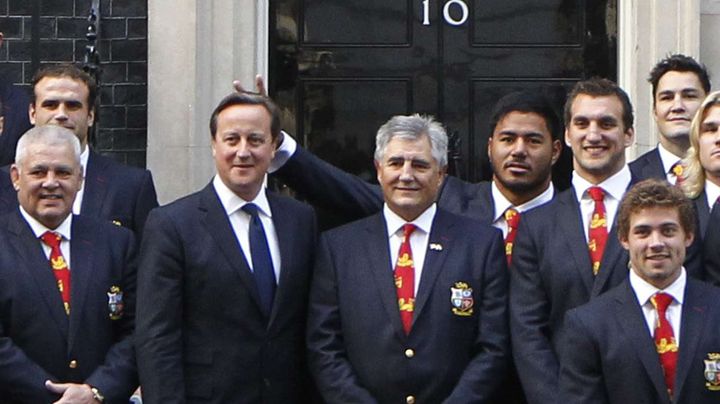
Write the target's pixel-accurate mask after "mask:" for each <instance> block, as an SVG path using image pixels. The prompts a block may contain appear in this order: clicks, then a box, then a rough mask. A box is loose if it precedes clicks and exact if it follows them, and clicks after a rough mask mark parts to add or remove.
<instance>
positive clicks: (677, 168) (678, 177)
mask: <svg viewBox="0 0 720 404" xmlns="http://www.w3.org/2000/svg"><path fill="white" fill-rule="evenodd" d="M684 171H685V166H684V165H683V163H682V160H681V161H678V162H676V163H675V164H673V165H672V167H670V172H671V173H673V174H674V175H675V185H677V186H680V185H682V183H683V180H684V178H683V172H684Z"/></svg>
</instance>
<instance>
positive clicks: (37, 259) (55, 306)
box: [9, 210, 68, 338]
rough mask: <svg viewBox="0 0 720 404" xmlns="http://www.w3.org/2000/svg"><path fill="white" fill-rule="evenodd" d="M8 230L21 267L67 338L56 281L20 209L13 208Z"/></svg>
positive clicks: (66, 328)
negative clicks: (35, 286)
mask: <svg viewBox="0 0 720 404" xmlns="http://www.w3.org/2000/svg"><path fill="white" fill-rule="evenodd" d="M9 230H10V232H11V233H13V235H14V236H15V237H13V239H12V244H13V247H14V248H15V250H16V251H17V252H18V253H19V255H20V258H21V259H22V261H23V263H24V264H21V265H22V267H23V269H24V270H26V271H27V272H28V273H29V275H30V276H31V277H32V278H33V280H34V281H35V284H36V285H37V287H38V290H39V292H40V295H41V296H42V298H43V301H44V302H45V306H46V307H47V309H48V311H49V312H50V316H51V317H52V318H53V320H55V323H56V324H57V327H58V329H59V330H60V334H61V335H62V336H63V338H67V335H68V316H67V314H65V309H64V306H63V302H62V297H61V296H60V292H58V289H57V281H56V279H55V276H54V275H53V273H52V269H51V268H50V263H49V261H48V259H47V257H45V253H44V252H43V250H42V246H41V245H40V241H39V240H38V239H37V238H35V235H34V234H33V232H32V229H30V226H29V225H28V224H27V222H25V219H24V218H23V217H22V216H21V215H20V210H15V214H13V215H12V217H11V218H10V219H9Z"/></svg>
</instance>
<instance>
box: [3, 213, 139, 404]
mask: <svg viewBox="0 0 720 404" xmlns="http://www.w3.org/2000/svg"><path fill="white" fill-rule="evenodd" d="M0 245H2V246H3V247H2V251H0V402H2V403H40V402H51V401H55V400H57V399H58V398H59V396H57V395H53V394H50V393H49V392H48V390H47V389H46V388H45V385H44V383H45V380H52V381H55V382H63V383H64V382H73V383H87V384H89V385H91V386H94V387H97V388H98V389H99V390H100V391H101V393H102V394H103V395H104V396H105V399H106V402H108V403H127V401H128V399H129V397H130V395H131V394H132V392H133V390H134V389H135V388H136V387H137V384H138V382H137V371H136V366H135V355H134V351H133V348H132V343H131V335H132V331H133V328H134V321H135V316H134V311H135V304H134V303H135V285H136V261H135V241H134V240H133V235H132V234H131V232H130V231H128V230H127V229H122V228H119V227H117V226H114V225H112V224H110V223H105V222H100V221H97V220H95V219H92V218H87V217H84V216H73V219H72V226H71V240H70V274H71V281H70V284H71V292H70V293H71V298H70V316H68V315H66V314H65V310H64V306H63V302H62V299H61V296H60V293H59V292H58V289H57V283H56V279H55V277H54V276H53V274H52V269H51V267H50V264H49V262H48V259H47V258H46V256H45V253H44V252H43V249H42V245H41V241H40V240H38V239H37V238H36V237H35V234H34V233H33V232H32V229H31V228H30V226H29V225H28V223H27V222H26V221H25V219H24V218H23V217H22V215H21V214H20V211H19V209H15V210H14V211H12V212H10V213H7V214H5V215H3V216H2V217H0ZM113 286H117V287H118V288H120V292H122V300H123V304H124V307H123V309H122V315H121V317H120V318H119V319H115V320H113V319H111V317H110V314H112V313H111V309H110V308H109V299H110V296H108V293H114V292H111V288H112V287H113ZM116 296H117V295H116ZM116 314H120V313H116Z"/></svg>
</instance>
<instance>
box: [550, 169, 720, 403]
mask: <svg viewBox="0 0 720 404" xmlns="http://www.w3.org/2000/svg"><path fill="white" fill-rule="evenodd" d="M617 227H618V237H619V239H620V242H621V243H622V246H623V248H624V249H625V250H627V251H628V253H629V256H630V268H631V271H630V276H629V278H627V279H625V280H624V281H623V282H622V283H621V284H620V285H619V286H617V287H616V288H614V289H612V290H611V291H609V292H607V293H605V294H604V295H603V296H600V297H598V298H597V299H593V300H592V301H590V302H589V303H587V304H585V305H583V306H581V307H578V308H575V309H573V310H570V311H568V313H567V314H566V320H565V331H564V332H563V338H562V343H561V344H560V382H559V385H560V398H559V400H558V402H565V403H606V404H624V403H671V402H672V403H677V404H702V403H717V402H718V400H720V377H719V376H718V375H719V374H720V373H719V371H720V334H718V333H717V332H715V331H716V328H717V327H716V325H717V324H718V323H720V303H718V302H720V289H717V288H714V287H712V286H710V285H707V284H705V283H703V282H700V281H697V280H695V279H692V278H691V277H689V276H688V275H687V271H686V270H685V268H683V260H684V258H685V248H686V247H688V246H689V245H690V243H691V242H692V239H693V234H694V227H695V214H694V211H693V206H692V203H691V202H690V201H689V200H688V199H687V198H686V197H685V196H684V195H683V194H682V192H681V191H680V190H679V189H677V188H675V187H673V186H671V185H669V184H668V183H666V182H665V181H663V180H657V179H654V180H646V181H643V182H641V183H639V184H637V185H635V186H634V187H633V188H632V189H630V190H629V191H628V192H627V194H626V195H625V196H624V198H623V200H622V201H621V203H620V209H619V213H618V221H617Z"/></svg>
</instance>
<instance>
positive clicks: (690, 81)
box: [630, 54, 710, 184]
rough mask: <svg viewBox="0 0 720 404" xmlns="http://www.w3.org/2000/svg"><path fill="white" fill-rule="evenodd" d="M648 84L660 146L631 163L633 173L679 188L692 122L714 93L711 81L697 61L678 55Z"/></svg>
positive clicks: (654, 73) (659, 66)
mask: <svg viewBox="0 0 720 404" xmlns="http://www.w3.org/2000/svg"><path fill="white" fill-rule="evenodd" d="M648 81H649V82H650V84H652V92H653V115H654V117H655V123H656V124H657V128H658V132H659V133H660V143H659V144H658V146H657V147H656V148H655V149H653V150H650V151H649V152H647V153H645V154H643V155H642V156H640V157H638V158H637V159H636V160H635V161H633V162H632V163H630V170H631V171H632V173H633V175H635V176H636V177H637V178H638V179H646V178H659V179H667V180H668V181H669V182H670V183H671V184H675V183H676V182H677V180H678V177H679V176H682V172H683V169H684V166H683V165H682V164H680V160H681V159H682V158H683V157H685V153H686V152H687V150H688V148H689V147H690V138H689V134H690V122H691V121H692V119H693V117H694V116H695V112H696V111H697V109H698V107H699V106H700V103H701V102H702V100H703V99H704V98H705V95H706V94H708V93H709V92H710V78H709V77H708V73H707V70H706V69H705V66H703V65H702V64H700V63H698V62H697V61H696V60H695V59H693V58H691V57H689V56H685V55H681V54H675V55H670V56H668V57H667V58H665V59H663V60H661V61H659V62H658V63H657V64H656V65H655V67H654V68H653V69H652V71H651V72H650V77H649V78H648ZM681 181H682V180H681Z"/></svg>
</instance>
